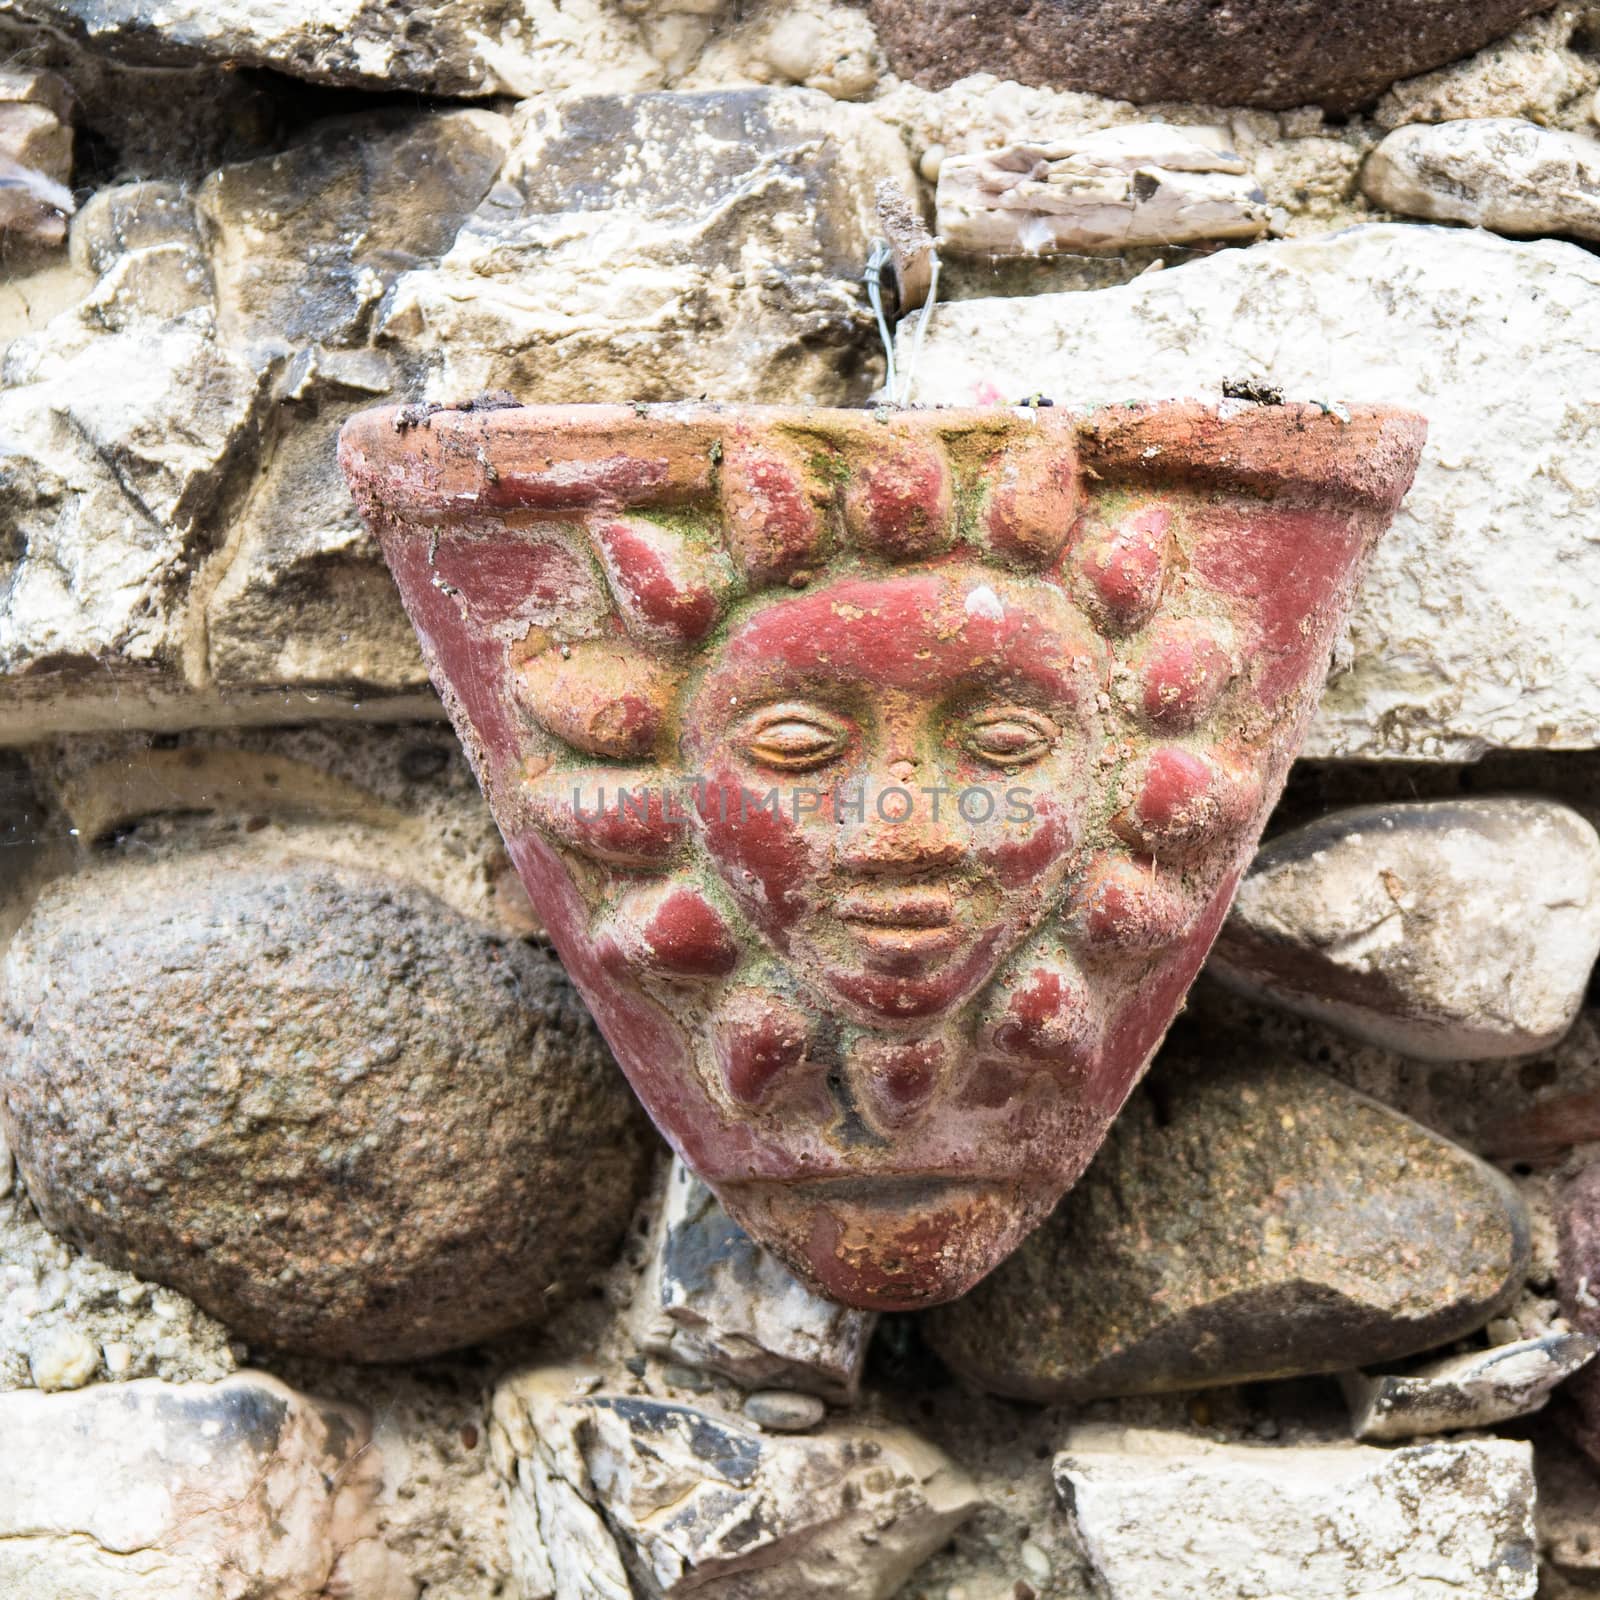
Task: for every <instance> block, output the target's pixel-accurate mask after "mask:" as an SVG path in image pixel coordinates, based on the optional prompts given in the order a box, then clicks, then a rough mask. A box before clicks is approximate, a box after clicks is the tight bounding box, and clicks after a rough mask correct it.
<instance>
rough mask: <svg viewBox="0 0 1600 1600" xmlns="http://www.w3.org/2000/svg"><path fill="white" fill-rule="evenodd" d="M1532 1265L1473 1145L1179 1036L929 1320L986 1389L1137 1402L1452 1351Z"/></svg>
mask: <svg viewBox="0 0 1600 1600" xmlns="http://www.w3.org/2000/svg"><path fill="white" fill-rule="evenodd" d="M1527 1259H1528V1235H1527V1220H1526V1218H1525V1216H1524V1215H1523V1211H1522V1207H1521V1204H1520V1202H1519V1201H1518V1200H1517V1198H1516V1196H1515V1195H1514V1194H1513V1192H1512V1191H1511V1188H1510V1185H1509V1184H1507V1183H1506V1181H1505V1180H1504V1179H1502V1178H1501V1177H1500V1175H1499V1174H1498V1173H1496V1172H1495V1171H1494V1170H1493V1168H1491V1167H1488V1166H1486V1165H1485V1164H1484V1163H1482V1162H1480V1161H1478V1160H1477V1159H1476V1158H1474V1157H1473V1156H1470V1155H1468V1154H1467V1152H1466V1151H1465V1150H1462V1149H1460V1148H1459V1147H1458V1146H1456V1145H1453V1144H1451V1143H1449V1142H1448V1141H1447V1140H1444V1139H1441V1138H1439V1137H1438V1136H1437V1135H1436V1134H1432V1133H1429V1132H1427V1131H1426V1130H1425V1129H1423V1128H1421V1127H1419V1126H1418V1125H1417V1124H1416V1123H1414V1122H1411V1121H1410V1120H1409V1119H1408V1118H1405V1117H1402V1116H1400V1115H1399V1114H1398V1113H1396V1112H1393V1111H1390V1110H1388V1109H1387V1108H1386V1107H1384V1106H1380V1105H1378V1104H1377V1103H1376V1102H1375V1101H1372V1100H1368V1099H1367V1098H1366V1097H1365V1096H1362V1095H1358V1094H1356V1093H1355V1092H1354V1091H1352V1090H1349V1089H1346V1088H1344V1087H1343V1086H1342V1085H1340V1084H1338V1083H1336V1082H1335V1081H1334V1080H1333V1079H1331V1078H1326V1077H1324V1076H1323V1075H1322V1074H1320V1073H1317V1072H1313V1071H1311V1070H1310V1069H1309V1068H1305V1067H1301V1066H1298V1065H1296V1064H1294V1063H1292V1062H1288V1061H1285V1060H1282V1059H1279V1060H1272V1061H1269V1062H1267V1063H1265V1064H1263V1063H1262V1062H1260V1060H1259V1058H1258V1053H1251V1052H1245V1051H1243V1050H1238V1051H1232V1050H1230V1049H1229V1047H1228V1046H1227V1043H1226V1041H1223V1042H1222V1043H1221V1045H1220V1046H1219V1044H1218V1042H1217V1041H1216V1040H1215V1039H1209V1040H1207V1042H1205V1043H1203V1044H1202V1043H1192V1042H1189V1041H1183V1042H1182V1043H1180V1045H1179V1047H1178V1048H1177V1049H1174V1048H1173V1047H1171V1046H1169V1048H1168V1051H1167V1053H1166V1055H1165V1056H1163V1058H1162V1060H1161V1061H1160V1062H1158V1063H1157V1066H1156V1068H1155V1069H1154V1071H1153V1073H1152V1074H1151V1077H1150V1078H1149V1079H1148V1080H1146V1083H1145V1084H1144V1085H1143V1086H1141V1087H1140V1088H1139V1089H1138V1090H1137V1091H1135V1093H1134V1095H1133V1097H1132V1098H1131V1099H1130V1100H1129V1102H1128V1104H1127V1106H1126V1107H1125V1108H1124V1110H1123V1112H1122V1114H1121V1116H1120V1117H1119V1118H1118V1120H1117V1122H1116V1123H1115V1124H1114V1125H1113V1127H1112V1130H1111V1134H1110V1137H1109V1138H1108V1139H1107V1140H1106V1143H1105V1145H1104V1146H1103V1147H1102V1148H1101V1151H1100V1153H1099V1154H1098V1155H1097V1156H1096V1157H1095V1159H1094V1163H1093V1165H1091V1167H1090V1168H1089V1171H1088V1172H1087V1174H1085V1176H1084V1177H1083V1178H1082V1179H1081V1180H1080V1181H1079V1183H1078V1186H1077V1188H1075V1189H1073V1190H1072V1191H1071V1192H1070V1193H1069V1194H1068V1195H1067V1197H1066V1199H1065V1200H1063V1201H1062V1203H1061V1204H1060V1205H1059V1206H1058V1207H1057V1208H1056V1211H1055V1213H1054V1215H1053V1216H1052V1217H1051V1218H1050V1220H1049V1221H1048V1222H1046V1223H1045V1224H1044V1225H1043V1226H1042V1227H1041V1228H1040V1229H1039V1230H1038V1231H1037V1232H1036V1233H1034V1234H1033V1235H1032V1236H1031V1237H1030V1238H1029V1239H1028V1240H1027V1241H1026V1242H1025V1243H1024V1244H1023V1246H1022V1248H1021V1249H1020V1250H1018V1251H1017V1253H1016V1254H1015V1255H1014V1256H1012V1257H1011V1259H1010V1260H1009V1261H1007V1262H1005V1263H1004V1264H1003V1265H1002V1266H1001V1267H1000V1268H998V1269H997V1270H996V1271H995V1272H994V1273H993V1274H991V1275H990V1277H988V1278H987V1279H985V1280H984V1282H983V1283H981V1284H979V1286H978V1287H977V1288H976V1289H975V1290H973V1291H972V1293H971V1294H969V1295H967V1296H966V1297H965V1298H964V1299H962V1300H958V1301H956V1302H955V1303H953V1304H952V1305H949V1306H944V1307H940V1308H939V1309H938V1310H936V1311H932V1312H929V1313H928V1314H927V1315H926V1316H925V1317H924V1318H923V1319H922V1326H923V1328H924V1331H925V1333H926V1336H927V1338H928V1341H929V1343H930V1344H932V1346H933V1347H934V1349H935V1350H937V1351H938V1353H939V1354H940V1355H941V1356H942V1357H943V1358H944V1360H945V1361H946V1362H948V1363H949V1364H950V1365H951V1366H952V1367H953V1368H954V1369H955V1370H956V1371H957V1372H959V1373H961V1374H962V1375H963V1376H965V1377H967V1378H969V1379H971V1380H972V1381H973V1382H975V1383H977V1384H979V1385H980V1386H981V1387H983V1388H986V1389H989V1390H992V1391H993V1392H995V1393H999V1394H1007V1395H1015V1396H1018V1397H1021V1398H1026V1399H1036V1400H1065V1401H1081V1400H1089V1399H1093V1398H1095V1397H1097V1396H1101V1395H1130V1394H1151V1393H1159V1392H1161V1391H1163V1390H1173V1389H1186V1388H1196V1387H1200V1386H1203V1385H1207V1384H1221V1383H1239V1382H1245V1381H1249V1380H1253V1379H1259V1378H1280V1377H1288V1376H1291V1375H1294V1374H1297V1373H1312V1372H1334V1371H1339V1370H1341V1369H1344V1368H1348V1367H1350V1366H1352V1365H1361V1366H1367V1365H1373V1364H1376V1363H1379V1362H1382V1361H1386V1360H1390V1359H1395V1358H1398V1357H1400V1356H1402V1355H1408V1354H1412V1353H1415V1352H1416V1351H1419V1350H1426V1349H1428V1348H1429V1347H1431V1346H1433V1345H1438V1344H1443V1343H1446V1342H1447V1341H1449V1340H1451V1339H1455V1338H1459V1337H1460V1336H1461V1335H1463V1334H1465V1333H1468V1332H1470V1331H1471V1330H1472V1329H1474V1328H1477V1327H1481V1326H1482V1325H1483V1324H1484V1323H1485V1322H1486V1321H1487V1320H1488V1319H1489V1318H1490V1317H1491V1316H1492V1315H1493V1314H1494V1312H1495V1311H1496V1309H1497V1308H1498V1307H1499V1306H1500V1305H1501V1304H1503V1303H1504V1302H1505V1301H1506V1300H1507V1299H1508V1298H1509V1297H1510V1295H1511V1294H1512V1293H1514V1291H1515V1289H1516V1287H1517V1285H1518V1283H1519V1282H1520V1280H1521V1277H1522V1274H1523V1272H1524V1269H1525V1267H1526V1264H1527Z"/></svg>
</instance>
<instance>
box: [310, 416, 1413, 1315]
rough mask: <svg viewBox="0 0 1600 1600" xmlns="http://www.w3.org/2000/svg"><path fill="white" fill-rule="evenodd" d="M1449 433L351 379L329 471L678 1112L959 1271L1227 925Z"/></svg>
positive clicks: (957, 1275)
mask: <svg viewBox="0 0 1600 1600" xmlns="http://www.w3.org/2000/svg"><path fill="white" fill-rule="evenodd" d="M1424 432H1425V427H1424V424H1423V422H1422V420H1421V419H1420V418H1418V417H1415V416H1413V415H1410V414H1409V413H1405V412H1398V411H1392V410H1387V409H1380V408H1361V407H1355V408H1351V409H1350V410H1349V411H1348V412H1347V411H1344V410H1342V409H1341V410H1338V411H1334V410H1331V409H1329V408H1325V407H1321V406H1316V405H1305V406H1298V405H1270V406H1258V405H1249V404H1225V405H1224V406H1222V407H1220V408H1213V407H1207V406H1203V405H1199V404H1195V403H1187V402H1185V403H1169V404H1159V405H1150V406H1135V407H1111V408H1107V409H1104V410H1097V411H1094V412H1092V413H1089V414H1087V415H1081V416H1079V415H1072V414H1069V413H1066V412H1063V411H1060V410H1056V409H1036V408H1026V409H1016V410H1013V409H1002V408H994V409H984V410H967V411H938V410H929V411H895V410H889V409H881V410H879V411H876V412H874V411H828V410H803V409H784V408H776V407H772V408H768V407H756V406H735V407H726V408H722V407H715V406H706V405H684V406H644V405H640V406H631V407H630V406H571V407H531V406H530V407H495V408H485V409H473V408H471V407H467V408H464V409H459V410H448V409H447V410H428V411H420V410H416V409H412V410H405V409H401V410H396V409H392V408H391V409H385V410H378V411H369V412H366V413H363V414H362V415H360V416H358V417H356V418H354V419H353V420H352V421H351V422H349V423H348V424H346V426H345V429H344V432H343V435H342V438H341V441H340V460H341V463H342V465H343V467H344V470H345V473H346V475H347V477H348V479H349V481H350V484H351V487H352V489H353V490H354V492H355V495H356V498H357V501H358V503H359V504H360V507H361V510H362V513H363V515H364V516H365V518H366V519H367V521H368V523H369V524H370V526H371V527H372V528H373V529H374V530H375V531H376V532H377V534H378V536H379V538H380V539H381V541H382V544H383V550H384V555H385V558H386V560H387V561H388V563H389V566H390V568H391V570H392V571H393V573H394V576H395V579H396V581H397V582H398V584H399V587H400V592H401V595H402V597H403V599H404V602H405V605H406V609H407V611H408V612H409V614H410V616H411V619H412V621H413V623H414V624H415V625H416V628H417V633H418V636H419V637H420V639H421V642H422V647H423V651H424V654H425V656H426V658H427V662H428V666H429V670H430V672H431V673H432V675H433V680H434V682H435V684H436V685H437V686H438V689H439V691H440V693H441V695H442V696H443V698H444V702H445V705H446V707H447V709H448V711H449V713H450V716H451V718H452V720H453V721H454V723H455V726H456V730H457V732H458V733H459V734H460V736H461V739H462V742H463V744H464V745H465V746H466V749H467V752H468V754H469V756H470V757H471V759H472V762H473V764H474V767H475V769H476V771H477V774H478V778H479V781H480V783H481V784H482V786H483V790H484V793H485V795H486V796H487V797H488V800H489V803H490V805H491V807H492V808H493V810H494V815H495V818H496V820H497V822H498V823H499V825H500V828H501V831H502V833H503V834H504V835H505V839H506V844H507V847H508V849H509V850H510V852H511V856H512V859H513V861H514V862H515V863H516V866H517V870H518V872H519V873H520V874H521V876H522V879H523V882H524V883H525V884H526V886H527V889H528V892H529V894H530V895H531V896H532V898H533V901H534V904H535V905H536V906H537V908H538V910H539V912H540V914H541V916H542V917H543V918H544V921H545V924H546V926H547V927H548V929H549V931H550V935H551V938H552V939H553V940H554V942H555V945H556V948H557V950H558V952H559V953H560V955H561V958H562V960H563V961H564V962H565V964H566V966H567V969H568V971H569V972H570V973H571V974H572V976H573V978H574V980H575V981H576V982H577V984H578V987H579V989H580V990H581V991H582V993H583V995H584V997H585V999H586V1000H587V1001H588V1003H589V1005H590V1007H591V1009H592V1010H593V1012H594V1014H595V1017H596V1019H597V1020H598V1022H599V1024H600V1027H601V1028H602V1030H603V1031H604V1033H605V1035H606V1037H607V1039H608V1040H609V1041H610V1043H611V1046H612V1048H613V1050H614V1051H615V1053H616V1056H617V1059H618V1061H619V1062H620V1063H621V1065H622V1067H623V1070H624V1071H625V1072H626V1073H627V1075H628V1077H629V1080H630V1081H631V1082H632V1084H633V1087H634V1089H635V1090H636V1091H637V1093H638V1095H639V1097H640V1099H641V1100H642V1101H643V1102H644V1104H645V1106H646V1108H647V1109H648V1110H649V1111H650V1113H651V1115H652V1116H653V1117H654V1119H655V1121H656V1123H657V1125H658V1126H659V1127H660V1129H661V1130H662V1132H663V1133H664V1134H665V1135H666V1137H667V1138H668V1140H669V1141H670V1142H671V1143H672V1144H673V1146H674V1147H675V1148H676V1149H678V1150H679V1151H680V1152H681V1154H682V1155H683V1157H684V1159H685V1160H686V1161H687V1162H688V1163H689V1165H690V1166H691V1167H692V1168H693V1169H694V1170H695V1171H696V1172H698V1173H699V1174H700V1175H701V1177H703V1178H704V1179H705V1180H706V1182H707V1183H709V1184H710V1185H711V1187H712V1188H713V1189H714V1190H715V1191H716V1193H717V1194H718V1196H719V1197H720V1198H721V1200H722V1201H723V1203H724V1205H725V1206H726V1207H727V1208H728V1210H729V1211H730V1212H731V1213H732V1214H733V1215H734V1216H735V1217H736V1218H737V1219H738V1220H739V1222H740V1223H741V1224H742V1225H743V1226H744V1227H745V1228H746V1229H748V1230H749V1232H750V1233H752V1234H753V1235H754V1236H755V1237H756V1238H757V1239H759V1240H761V1241H762V1242H763V1243H764V1244H766V1245H768V1246H769V1247H770V1248H771V1249H773V1250H774V1251H776V1252H777V1254H778V1255H779V1256H781V1257H782V1258H783V1260H784V1261H786V1262H787V1263H788V1264H789V1266H790V1267H792V1268H793V1269H794V1270H795V1271H796V1272H797V1273H798V1274H799V1275H800V1276H801V1277H802V1278H804V1279H806V1280H807V1281H808V1282H810V1283H811V1284H812V1285H814V1286H815V1287H816V1288H818V1289H819V1290H821V1292H823V1293H824V1294H827V1295H830V1296H832V1297H833V1298H835V1299H837V1300H842V1301H845V1302H847V1303H849V1304H852V1305H858V1306H866V1307H872V1308H876V1309H895V1308H910V1307H918V1306H926V1305H931V1304H935V1303H937V1302H939V1301H942V1300H947V1299H950V1298H952V1297H954V1296H956V1295H958V1294H960V1293H961V1292H962V1291H963V1290H965V1289H967V1288H969V1287H970V1286H971V1285H972V1284H973V1283H974V1282H976V1281H977V1280H978V1279H979V1278H980V1277H982V1276H983V1275H984V1274H985V1273H986V1272H988V1271H989V1270H990V1269H991V1268H992V1267H994V1266H995V1265H996V1264H997V1263H998V1262H999V1261H1000V1260H1002V1259H1003V1258H1004V1257H1005V1256H1006V1255H1007V1254H1008V1253H1009V1252H1010V1251H1011V1250H1012V1249H1014V1248H1015V1247H1016V1245H1017V1244H1018V1243H1020V1241H1021V1240H1022V1238H1023V1237H1024V1236H1025V1235H1026V1234H1027V1233H1028V1231H1029V1230H1030V1229H1032V1228H1033V1227H1034V1226H1035V1225H1036V1224H1037V1223H1038V1222H1039V1221H1040V1220H1042V1218H1043V1217H1044V1216H1045V1215H1046V1214H1047V1213H1048V1212H1049V1210H1050V1209H1051V1207H1052V1206H1054V1204H1055V1203H1056V1201H1057V1200H1058V1199H1059V1198H1060V1196H1061V1195H1062V1194H1063V1193H1064V1192H1065V1191H1066V1190H1067V1189H1068V1188H1069V1187H1070V1186H1071V1185H1072V1183H1073V1182H1074V1181H1075V1180H1076V1179H1077V1177H1078V1176H1079V1174H1080V1173H1081V1172H1082V1171H1083V1169H1084V1167H1085V1166H1086V1165H1087V1164H1088V1161H1089V1159H1090V1157H1091V1156H1092V1155H1093V1154H1094V1152H1095V1150H1096V1149H1097V1148H1098V1146H1099V1144H1100V1142H1101V1140H1102V1139H1103V1137H1104V1135H1105V1133H1106V1130H1107V1128H1108V1127H1109V1125H1110V1123H1111V1121H1112V1119H1113V1118H1114V1117H1115V1115H1116V1113H1117V1111H1118V1109H1119V1108H1120V1107H1121V1105H1122V1102H1123V1100H1124V1098H1125V1097H1126V1095H1127V1094H1128V1091H1129V1090H1130V1089H1131V1088H1132V1087H1133V1085H1134V1083H1135V1082H1136V1081H1137V1080H1138V1078H1139V1076H1140V1074H1141V1073H1142V1072H1143V1070H1144V1068H1145V1066H1146V1064H1147V1063H1148V1061H1149V1059H1150V1056H1151V1055H1152V1054H1153V1052H1154V1050H1155V1048H1156V1046H1157V1045H1158V1044H1159V1042H1160V1040H1161V1037H1162V1035H1163V1034H1164V1033H1165V1031H1166V1028H1167V1026H1168V1024H1169V1023H1170V1022H1171V1020H1172V1017H1173V1016H1174V1014H1175V1013H1176V1011H1177V1009H1178V1007H1179V1006H1180V1004H1181V1003H1182V1000H1183V996H1184V993H1185V991H1186V990H1187V989H1188V986H1189V983H1190V981H1191V980H1192V978H1193V977H1194V974H1195V972H1196V971H1197V969H1198V968H1199V966H1200V963H1201V962H1202V961H1203V959H1204V957H1205V954H1206V951H1207V950H1208V948H1209V947H1210V944H1211V941H1212V938H1213V936H1214V935H1215V933H1216V931H1217V929H1218V927H1219V925H1220V923H1221V921H1222V918H1223V915H1224V913H1225V912H1226V910H1227V907H1228V903H1229V901H1230V899H1231V897H1232V894H1233V889H1234V885H1235V883H1236V881H1237V879H1238V877H1239V875H1240V873H1241V872H1242V871H1243V869H1244V867H1245V866H1246V865H1247V863H1248V862H1249V859H1250V856H1251V854H1252V852H1253V850H1254V848H1255V844H1256V841H1257V839H1258V837H1259V834H1260V830H1261V827H1262V824H1263V822H1264V820H1265V817H1266V815H1267V812H1268V811H1269V810H1270V808H1271V806H1272V804H1273V802H1274V801H1275V800H1276V798H1277V795H1278V793H1279V790H1280V789H1281V787H1282V784H1283V780H1284V777H1285V775H1286V772H1287V768H1288V765H1289V761H1290V759H1291V757H1292V756H1293V754H1294V751H1295V749H1296V747H1297V746H1298V744H1299V742H1300V738H1301V735H1302V733H1303V730H1304V727H1305V724H1306V722H1307V720H1308V719H1309V717H1310V715H1311V712H1312V710H1313V709H1314V707H1315V704H1316V701H1317V698H1318V695H1319V692H1320V690H1321V686H1322V681H1323V677H1324V674H1325V671H1326V668H1327V664H1328V660H1329V656H1330V653H1331V650H1332V646H1333V643H1334V640H1335V638H1336V636H1337V634H1338V632H1339V630H1340V628H1341V627H1342V625H1343V623H1344V620H1345V617H1346V614H1347V612H1348V610H1349V606H1350V602H1351V599H1352V596H1353V593H1354V590H1355V587H1356V584H1357V582H1358V580H1359V577H1360V574H1361V571H1362V569H1363V567H1364V564H1365V560H1366V557H1367V555H1368V554H1369V552H1370V550H1371V547H1372V545H1373V544H1374V542H1375V541H1376V539H1377V538H1378V536H1379V535H1380V534H1381V533H1382V531H1383V530H1384V528H1385V527H1386V526H1387V525H1388V522H1389V519H1390V518H1391V516H1392V515H1393V512H1394V510H1395V507H1396V506H1397V505H1398V503H1399V501H1400V499H1401V497H1402V495H1403V494H1404V493H1405V491H1406V489H1407V488H1408V487H1409V485H1410V482H1411V477H1412V474H1413V472H1414V470H1415V467H1416V462H1417V457H1418V454H1419V452H1420V450H1421V447H1422V440H1423V436H1424Z"/></svg>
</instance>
